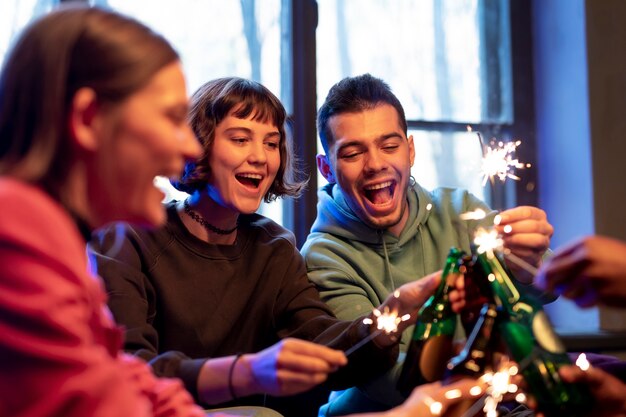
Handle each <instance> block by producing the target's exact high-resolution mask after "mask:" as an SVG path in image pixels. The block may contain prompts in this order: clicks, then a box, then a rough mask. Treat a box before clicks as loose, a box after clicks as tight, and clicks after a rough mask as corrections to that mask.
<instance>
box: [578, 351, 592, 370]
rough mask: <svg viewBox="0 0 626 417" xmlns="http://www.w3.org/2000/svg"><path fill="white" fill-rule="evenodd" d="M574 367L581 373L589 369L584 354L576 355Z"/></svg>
mask: <svg viewBox="0 0 626 417" xmlns="http://www.w3.org/2000/svg"><path fill="white" fill-rule="evenodd" d="M576 366H578V367H579V368H580V369H582V370H583V371H586V370H587V369H589V368H590V367H591V364H590V363H589V360H587V355H585V354H584V353H581V354H580V355H578V358H577V359H576Z"/></svg>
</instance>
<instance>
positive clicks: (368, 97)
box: [317, 74, 407, 155]
mask: <svg viewBox="0 0 626 417" xmlns="http://www.w3.org/2000/svg"><path fill="white" fill-rule="evenodd" d="M381 104H389V105H390V106H392V107H393V108H394V109H396V111H397V112H398V120H399V121H400V127H401V128H402V129H403V130H404V133H405V134H406V133H407V124H406V117H405V115H404V109H403V108H402V105H401V104H400V100H398V98H397V97H396V96H395V95H394V94H393V93H392V92H391V88H390V87H389V85H388V84H387V83H386V82H384V81H383V80H381V79H380V78H376V77H374V76H372V75H370V74H363V75H357V76H355V77H346V78H344V79H343V80H341V81H339V82H338V83H337V84H335V85H334V86H332V87H331V89H330V91H328V95H327V96H326V100H325V101H324V104H322V107H320V109H319V112H318V113H317V131H318V132H319V135H320V140H321V142H322V146H323V147H324V152H325V153H326V154H327V155H328V150H329V148H330V146H331V145H332V144H333V143H334V142H335V138H333V137H332V132H331V131H330V128H329V127H328V122H329V120H330V118H331V117H333V116H336V115H339V114H343V113H358V112H361V111H364V110H370V109H373V108H375V107H377V106H379V105H381Z"/></svg>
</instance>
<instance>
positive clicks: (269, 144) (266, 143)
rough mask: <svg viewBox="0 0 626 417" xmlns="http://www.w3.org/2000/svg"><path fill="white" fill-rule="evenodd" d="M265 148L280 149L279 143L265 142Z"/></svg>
mask: <svg viewBox="0 0 626 417" xmlns="http://www.w3.org/2000/svg"><path fill="white" fill-rule="evenodd" d="M265 146H267V147H268V148H270V149H278V142H265Z"/></svg>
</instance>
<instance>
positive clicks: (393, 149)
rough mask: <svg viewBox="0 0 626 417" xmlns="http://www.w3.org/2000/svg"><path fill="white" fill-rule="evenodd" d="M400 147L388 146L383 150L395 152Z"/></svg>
mask: <svg viewBox="0 0 626 417" xmlns="http://www.w3.org/2000/svg"><path fill="white" fill-rule="evenodd" d="M398 147H399V146H398V145H386V146H384V147H383V150H385V151H387V152H393V151H395V150H396V149H398Z"/></svg>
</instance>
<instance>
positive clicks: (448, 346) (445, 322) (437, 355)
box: [397, 248, 464, 396]
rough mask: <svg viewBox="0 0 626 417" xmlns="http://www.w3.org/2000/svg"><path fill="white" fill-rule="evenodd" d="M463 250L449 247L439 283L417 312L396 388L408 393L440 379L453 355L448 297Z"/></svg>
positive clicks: (452, 321) (452, 320) (452, 323)
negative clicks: (419, 386)
mask: <svg viewBox="0 0 626 417" xmlns="http://www.w3.org/2000/svg"><path fill="white" fill-rule="evenodd" d="M463 254H464V252H463V251H461V250H459V249H457V248H451V249H450V252H449V253H448V257H447V259H446V263H445V266H444V268H443V272H442V276H441V283H440V284H439V287H438V288H437V290H436V291H435V293H434V294H433V295H432V296H431V297H430V298H429V299H428V300H427V301H426V302H425V303H424V305H423V306H422V308H421V309H420V311H419V315H418V319H417V323H415V328H414V330H413V337H412V338H411V343H410V344H409V348H408V351H407V354H406V358H405V360H404V365H403V366H402V371H401V373H400V377H399V378H398V382H397V388H398V391H400V392H401V393H402V394H403V395H405V396H408V395H409V394H410V393H411V391H412V390H413V388H415V387H416V386H418V385H421V384H424V383H426V382H433V381H437V380H440V379H441V378H442V377H443V375H444V372H445V369H446V364H447V362H448V360H449V359H450V358H451V357H452V354H453V345H452V343H453V336H454V332H455V329H456V322H457V315H456V313H454V311H452V306H451V305H450V300H449V298H448V296H449V293H450V291H451V290H452V288H453V286H454V279H455V275H454V274H456V273H458V260H459V258H460V257H461V256H463Z"/></svg>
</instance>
